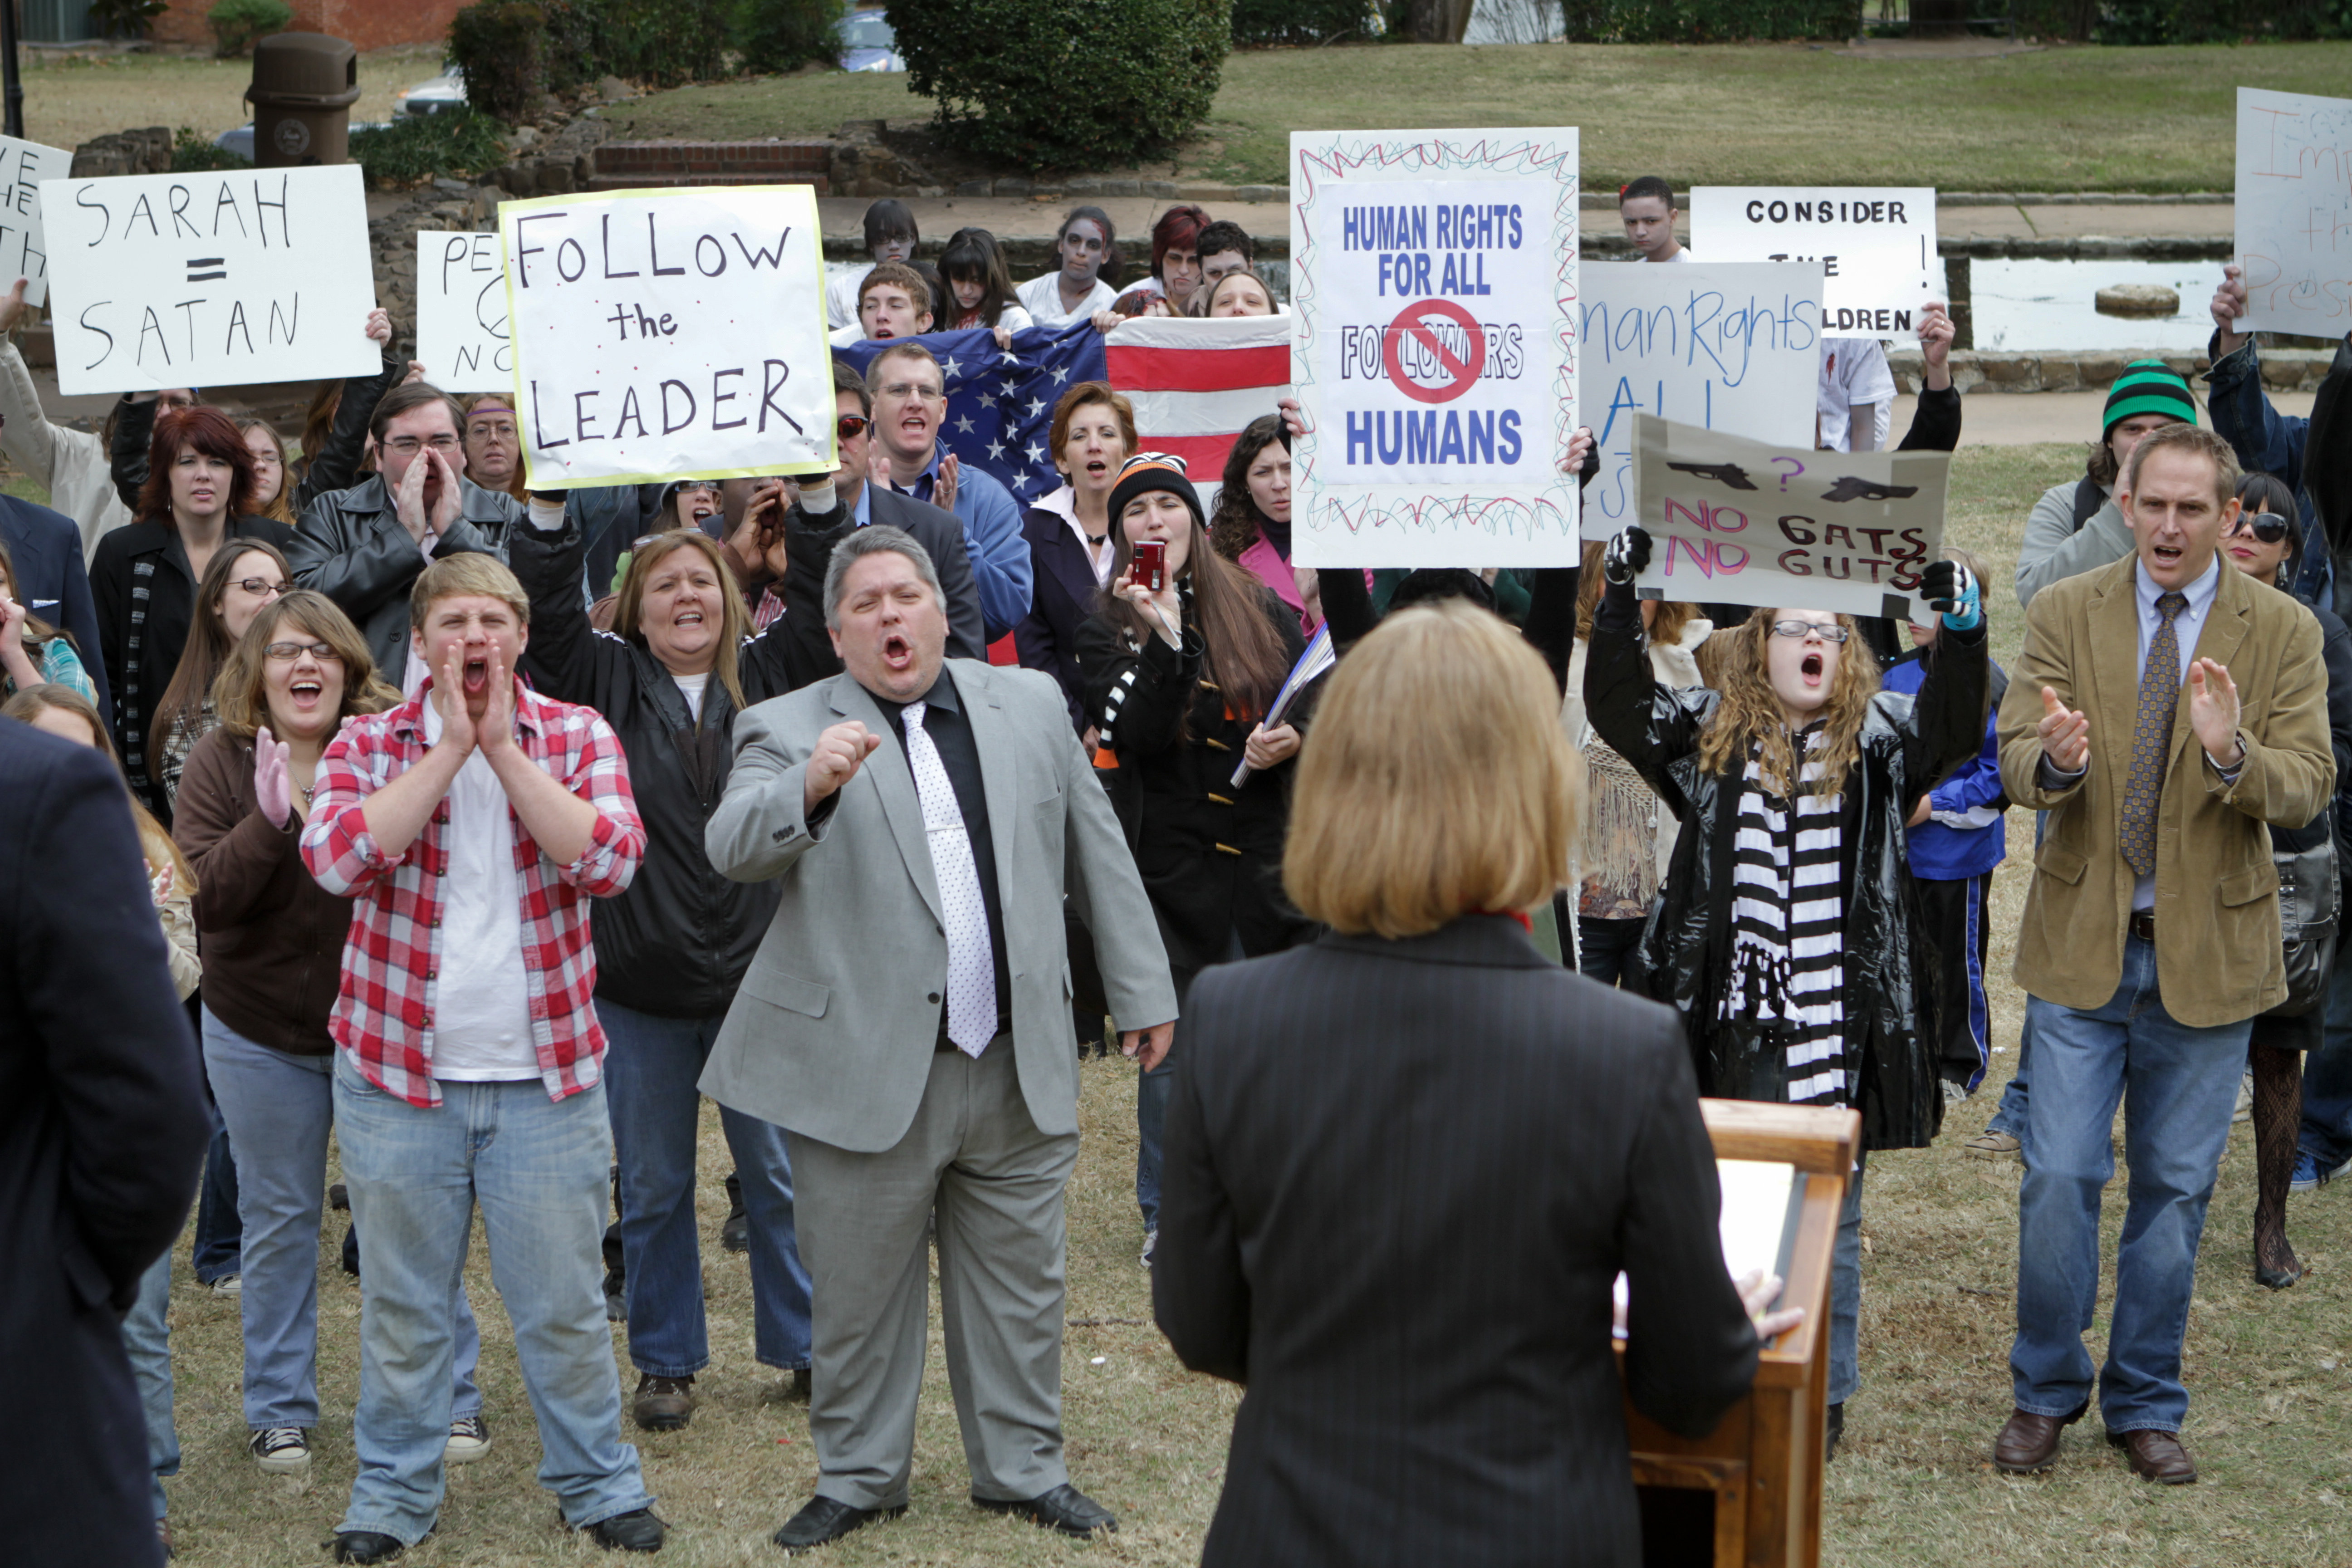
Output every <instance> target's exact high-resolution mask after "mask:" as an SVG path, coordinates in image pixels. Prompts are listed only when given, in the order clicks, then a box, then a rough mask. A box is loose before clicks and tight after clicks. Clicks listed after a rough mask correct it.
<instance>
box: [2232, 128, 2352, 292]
mask: <svg viewBox="0 0 2352 1568" xmlns="http://www.w3.org/2000/svg"><path fill="white" fill-rule="evenodd" d="M2347 166H2352V100H2347V99H2341V98H2315V97H2313V96H2311V95H2310V94H2308V93H2301V92H2272V91H2270V90H2268V89H2264V88H2254V87H2242V88H2240V89H2238V188H2237V216H2238V264H2239V265H2240V266H2241V267H2242V268H2244V269H2245V270H2244V282H2245V310H2246V314H2245V316H2244V318H2243V319H2242V320H2241V321H2239V322H2238V324H2237V330H2238V331H2239V332H2253V331H2265V332H2299V333H2302V334H2305V335H2306V336H2310V337H2322V338H2333V337H2340V336H2342V335H2343V333H2344V331H2345V329H2346V328H2347V327H2352V245H2347V243H2346V242H2345V236H2346V235H2347V233H2352V181H2347V178H2346V177H2345V176H2346V169H2347Z"/></svg>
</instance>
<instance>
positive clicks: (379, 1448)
mask: <svg viewBox="0 0 2352 1568" xmlns="http://www.w3.org/2000/svg"><path fill="white" fill-rule="evenodd" d="M334 1060H335V1066H334V1092H335V1125H336V1127H337V1129H338V1134H337V1136H338V1138H339V1140H340V1142H341V1145H342V1154H343V1177H344V1180H345V1182H346V1183H347V1184H349V1186H350V1188H351V1194H352V1222H353V1223H354V1224H355V1225H357V1226H358V1227H359V1233H360V1402H359V1408H358V1410H357V1412H356V1413H355V1414H354V1415H353V1417H352V1447H354V1449H356V1450H357V1453H358V1457H359V1475H358V1477H357V1478H356V1479H354V1480H353V1481H352V1500H351V1506H350V1508H349V1509H348V1510H345V1512H344V1515H343V1521H342V1522H341V1524H338V1525H337V1526H336V1527H335V1528H336V1530H337V1531H356V1530H365V1531H377V1532H379V1533H381V1534H384V1535H389V1536H391V1537H393V1538H394V1540H397V1541H400V1542H404V1544H407V1545H410V1546H414V1545H415V1544H416V1542H420V1541H422V1540H424V1539H425V1535H426V1534H427V1533H428V1532H429V1531H431V1530H432V1529H433V1524H434V1521H435V1520H436V1518H437V1517H438V1515H439V1513H440V1509H441V1495H442V1492H443V1489H444V1484H445V1480H446V1476H445V1473H444V1469H443V1465H442V1451H443V1449H444V1448H445V1447H446V1446H447V1443H448V1438H449V1418H450V1415H451V1414H452V1407H451V1404H450V1394H449V1390H450V1385H451V1369H452V1364H453V1363H454V1362H455V1360H456V1344H457V1331H456V1324H455V1322H454V1318H455V1312H454V1303H455V1301H456V1300H457V1286H458V1282H459V1281H460V1280H461V1279H463V1278H464V1272H465V1267H466V1243H467V1236H468V1235H469V1234H470V1232H471V1231H472V1228H473V1222H474V1207H475V1205H476V1204H477V1203H479V1205H481V1211H482V1226H483V1230H484V1232H485V1234H486V1236H487V1237H488V1241H489V1248H490V1273H491V1278H492V1279H495V1280H496V1281H497V1284H498V1289H499V1296H500V1297H501V1298H502V1299H503V1300H504V1301H505V1303H506V1309H507V1317H508V1319H509V1321H511V1322H512V1323H513V1325H514V1344H515V1358H516V1360H517V1361H519V1362H520V1363H521V1365H522V1381H523V1387H524V1388H525V1390H526V1391H528V1392H529V1394H530V1405H531V1412H532V1414H533V1415H536V1416H537V1417H538V1418H539V1441H540V1450H541V1458H540V1466H539V1484H540V1485H541V1486H542V1487H545V1488H546V1489H548V1490H549V1491H551V1492H553V1493H554V1494H555V1496H556V1501H557V1504H558V1506H559V1507H560V1508H561V1509H562V1513H563V1519H564V1522H565V1523H567V1524H569V1525H571V1526H572V1528H573V1529H574V1530H584V1529H586V1528H587V1527H588V1526H590V1525H592V1524H595V1523H598V1522H600V1521H604V1520H607V1519H611V1518H613V1517H614V1516H615V1515H616V1514H624V1513H633V1512H635V1510H638V1509H641V1508H645V1507H646V1506H647V1505H648V1504H650V1503H651V1502H652V1499H651V1498H650V1497H649V1496H647V1495H646V1487H645V1480H644V1478H643V1477H642V1476H640V1475H639V1473H638V1469H637V1451H636V1449H635V1448H634V1447H631V1446H630V1445H628V1444H626V1443H624V1442H622V1441H621V1380H620V1375H619V1374H618V1373H616V1372H615V1371H614V1367H613V1334H612V1327H611V1325H610V1324H608V1323H606V1322H605V1321H604V1268H603V1264H602V1260H601V1258H600V1255H599V1248H600V1244H601V1242H602V1239H603V1237H604V1205H605V1194H606V1189H605V1173H606V1171H607V1170H608V1169H609V1164H608V1160H609V1150H610V1148H611V1144H612V1123H611V1121H609V1120H608V1118H607V1116H606V1113H605V1110H604V1088H603V1086H601V1085H599V1086H598V1087H596V1088H594V1089H583V1090H581V1091H580V1092H578V1093H576V1094H572V1095H568V1096H566V1097H565V1098H564V1099H562V1100H549V1099H548V1098H547V1089H546V1087H545V1086H544V1085H543V1084H542V1083H541V1082H540V1080H539V1079H521V1080H519V1081H515V1082H509V1083H445V1084H443V1085H441V1095H442V1104H441V1106H440V1107H439V1109H437V1110H433V1109H426V1108H425V1107H421V1106H415V1105H411V1104H409V1103H408V1102H407V1101H406V1100H401V1099H398V1098H396V1097H395V1096H393V1095H389V1094H386V1093H384V1092H383V1090H382V1089H378V1088H376V1087H375V1086H374V1085H373V1084H371V1083H369V1082H368V1081H367V1079H364V1078H362V1077H361V1076H360V1073H359V1069H358V1068H354V1067H352V1064H351V1061H350V1059H349V1058H347V1057H346V1056H345V1055H344V1054H343V1053H342V1052H341V1051H340V1050H339V1051H337V1052H336V1053H335V1058H334Z"/></svg>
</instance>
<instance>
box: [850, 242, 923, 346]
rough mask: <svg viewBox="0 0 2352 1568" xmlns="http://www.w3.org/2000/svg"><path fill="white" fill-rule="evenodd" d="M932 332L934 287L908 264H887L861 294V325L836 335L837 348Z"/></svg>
mask: <svg viewBox="0 0 2352 1568" xmlns="http://www.w3.org/2000/svg"><path fill="white" fill-rule="evenodd" d="M930 330H931V286H930V285H929V284H928V283H926V282H924V281H923V275H922V274H921V273H919V272H918V271H916V270H915V269H914V268H911V267H908V265H906V264H905V263H904V262H898V261H886V262H884V263H882V264H881V265H880V266H879V267H877V268H875V269H874V270H873V271H871V272H868V273H867V274H866V282H865V284H864V285H863V286H862V287H860V288H859V289H858V291H857V321H856V324H855V325H853V326H847V327H844V328H842V329H841V330H840V331H837V332H835V333H834V334H833V346H834V347H835V348H843V347H846V346H847V345H848V344H851V343H854V342H860V341H867V342H873V341H878V340H880V339H883V338H912V337H919V336H920V335H922V334H923V333H925V332H928V331H930Z"/></svg>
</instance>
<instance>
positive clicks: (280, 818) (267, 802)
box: [253, 724, 294, 827]
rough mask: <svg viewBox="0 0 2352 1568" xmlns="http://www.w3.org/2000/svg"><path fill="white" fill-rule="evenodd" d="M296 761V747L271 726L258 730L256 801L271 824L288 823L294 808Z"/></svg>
mask: <svg viewBox="0 0 2352 1568" xmlns="http://www.w3.org/2000/svg"><path fill="white" fill-rule="evenodd" d="M293 762H294V748H293V747H292V746H290V745H289V744H287V743H286V742H283V741H281V740H278V738H277V737H276V736H274V735H272V734H271V733H270V732H269V726H268V725H267V724H264V725H263V726H262V727H261V728H260V729H259V730H257V731H255V733H254V737H253V804H254V807H255V809H257V811H259V812H260V813H261V815H262V816H266V817H268V819H269V825H270V826H272V827H283V826H286V819H287V817H288V816H290V815H292V813H293V810H294V773H293Z"/></svg>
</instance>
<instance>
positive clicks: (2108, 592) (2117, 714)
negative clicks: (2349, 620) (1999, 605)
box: [2000, 554, 2336, 1028]
mask: <svg viewBox="0 0 2352 1568" xmlns="http://www.w3.org/2000/svg"><path fill="white" fill-rule="evenodd" d="M2137 570H2138V556H2137V554H2134V555H2127V556H2126V557H2125V558H2124V559H2123V560H2121V561H2118V562H2116V563H2114V564H2113V565H2110V566H2102V567H2100V568H2098V569H2097V570H2095V571H2092V572H2085V573H2084V574H2082V575H2080V576H2078V577H2070V578H2067V579H2066V580H2064V581H2063V582H2060V583H2054V584H2051V585H2050V586H2048V587H2046V588H2044V589H2043V590H2042V592H2041V593H2039V594H2037V595H2034V599H2033V603H2032V606H2031V607H2030V608H2029V609H2028V611H2027V612H2026V634H2025V653H2024V655H2023V657H2022V658H2020V659H2019V661H2018V668H2017V672H2016V677H2015V679H2012V680H2011V682H2010V683H2009V695H2008V697H2007V699H2006V700H2003V701H2002V703H2001V706H2000V778H2001V784H2002V786H2003V787H2004V788H2005V789H2006V790H2007V791H2008V793H2009V797H2010V799H2011V800H2013V801H2015V802H2016V803H2017V804H2018V805H2022V806H2025V807H2027V808H2028V809H2032V810H2046V811H2048V812H2049V813H2050V821H2049V825H2048V827H2047V829H2046V831H2045V832H2044V834H2043V836H2042V846H2041V847H2040V848H2039V849H2038V850H2036V851H2035V853H2034V871H2033V886H2032V890H2031V891H2030V892H2029V893H2028V894H2027V896H2026V903H2025V924H2024V929H2023V930H2022V931H2020V932H2019V934H2018V942H2017V967H2016V970H2015V973H2016V977H2017V983H2018V984H2021V985H2022V986H2024V987H2025V989H2026V990H2027V991H2028V992H2030V993H2031V994H2033V995H2036V996H2039V997H2041V998H2042V1000H2044V1001H2046V1002H2053V1003H2056V1004H2058V1005H2061V1006H2065V1007H2082V1008H2095V1007H2104V1006H2105V1005H2107V1003H2108V1002H2109V1001H2110V1000H2111V999H2112V998H2113V997H2114V995H2115V993H2116V985H2117V984H2119V983H2120V982H2121V979H2122V975H2123V952H2124V941H2125V936H2126V929H2127V921H2128V918H2129V916H2130V913H2131V895H2132V873H2131V868H2130V867H2128V866H2126V865H2125V864H2124V858H2123V854H2122V851H2121V850H2120V849H2119V848H2118V847H2117V844H2118V838H2119V835H2120V831H2121V827H2122V820H2123V818H2122V813H2123V795H2124V785H2125V783H2126V779H2127V778H2128V777H2129V774H2130V772H2131V741H2132V727H2133V723H2134V721H2135V720H2136V719H2137V715H2138V711H2139V610H2138V606H2137V604H2136V602H2135V598H2134V593H2133V589H2134V581H2133V578H2134V574H2135V573H2136V572H2137ZM2192 657H2193V658H2210V659H2213V660H2215V661H2217V662H2218V663H2220V664H2221V665H2223V666H2225V667H2226V668H2228V669H2229V671H2230V679H2231V680H2233V681H2235V682H2236V683H2237V688H2238V699H2239V702H2240V704H2241V705H2242V715H2241V718H2240V721H2239V739H2240V740H2241V741H2242V742H2243V743H2244V746H2245V748H2246V762H2245V766H2244V768H2243V769H2242V771H2241V772H2240V773H2239V774H2238V778H2237V782H2236V783H2235V784H2227V783H2224V782H2223V781H2222V778H2221V774H2220V773H2219V772H2218V771H2216V770H2215V769H2214V767H2213V765H2212V764H2211V763H2210V762H2209V761H2208V760H2207V759H2206V757H2205V755H2204V752H2203V751H2202V749H2201V748H2200V747H2199V745H2198V744H2197V740H2196V737H2195V735H2194V734H2192V733H2191V732H2190V731H2189V689H2188V688H2187V687H2186V686H2184V687H2183V688H2182V690H2181V694H2180V701H2179V707H2178V708H2177V709H2176V710H2174V714H2173V721H2172V750H2171V753H2170V759H2169V761H2168V764H2167V767H2166V771H2165V778H2164V794H2163V796H2162V798H2161V800H2160V801H2159V803H2158V808H2157V810H2158V816H2157V832H2156V966H2157V977H2158V986H2159V988H2160V990H2161V993H2162V995H2163V1000H2164V1006H2165V1010H2166V1011H2167V1012H2168V1013H2169V1014H2170V1015H2171V1016H2173V1018H2174V1019H2176V1020H2177V1021H2179V1022H2180V1023H2182V1024H2186V1025H2189V1026H2191V1027H2196V1028H2208V1027H2211V1026H2216V1025H2221V1024H2230V1023H2235V1022H2237V1021H2238V1020H2240V1019H2242V1018H2250V1017H2252V1016H2254V1015H2255V1014H2257V1013H2261V1012H2263V1011H2264V1010H2265V1009H2267V1008H2269V1007H2271V1006H2273V1005H2276V1004H2277V1003H2279V1002H2281V1001H2283V1000H2284V998H2285V996H2286V974H2285V966H2284V963H2283V961H2282V958H2281V954H2280V948H2279V908H2278V873H2277V871H2276V870H2275V869H2274V868H2273V865H2272V863H2271V844H2270V830H2269V829H2268V828H2267V827H2265V826H2263V825H2264V824H2265V823H2273V822H2274V823H2278V824H2279V825H2281V826H2297V827H2299V826H2303V825H2304V824H2305V823H2307V822H2309V821H2310V820H2311V819H2312V818H2313V817H2315V816H2317V815H2318V814H2319V812H2320V810H2321V808H2322V807H2323V806H2325V805H2326V804H2327V803H2328V801H2329V799H2330V798H2331V797H2332V796H2333V795H2334V793H2335V789H2336V761H2335V757H2334V755H2333V754H2332V753H2331V752H2330V751H2329V747H2328V732H2327V671H2326V667H2325V665H2324V664H2323V663H2322V662H2321V655H2320V634H2319V623H2318V622H2317V621H2315V619H2313V618H2312V615H2311V612H2310V611H2308V610H2306V609H2305V608H2304V607H2303V606H2302V605H2299V604H2297V603H2296V602H2295V601H2294V600H2293V599H2291V598H2289V597H2288V596H2287V595H2284V594H2282V593H2279V592H2277V591H2276V590H2274V589H2272V588H2269V587H2265V586H2264V585H2263V584H2259V583H2256V582H2255V581H2254V580H2253V579H2252V578H2251V577H2248V576H2247V575H2245V574H2243V573H2242V572H2239V571H2237V570H2236V569H2235V568H2233V567H2232V566H2231V565H2230V564H2229V563H2227V562H2223V563H2221V583H2220V585H2219V587H2218V588H2216V590H2215V592H2214V599H2213V607H2212V609H2211V610H2210V612H2208V614H2207V615H2206V617H2205V625H2204V627H2203V629H2202V630H2201V631H2200V633H2199V634H2198V638H2197V647H2196V650H2195V653H2194V654H2193V655H2192ZM2183 668H2186V664H2185V663H2184V666H2183ZM2045 686H2046V687H2050V688H2052V689H2054V690H2055V691H2056V692H2057V693H2058V699H2059V700H2060V701H2062V702H2063V703H2065V704H2066V705H2067V706H2068V707H2070V708H2076V709H2080V710H2082V711H2083V712H2084V713H2086V714H2087V715H2089V717H2090V721H2091V756H2090V765H2089V768H2088V770H2087V771H2086V772H2085V773H2084V776H2083V778H2082V779H2081V780H2079V781H2078V782H2076V783H2074V784H2071V785H2069V786H2068V787H2067V788H2064V789H2061V790H2055V791H2053V790H2046V789H2044V788H2042V781H2041V778H2040V776H2039V775H2040V767H2041V763H2042V741H2041V736H2040V734H2039V732H2038V726H2039V725H2040V724H2041V722H2042V688H2043V687H2045Z"/></svg>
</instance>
